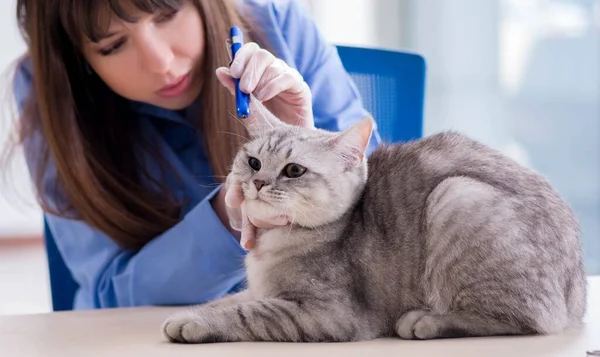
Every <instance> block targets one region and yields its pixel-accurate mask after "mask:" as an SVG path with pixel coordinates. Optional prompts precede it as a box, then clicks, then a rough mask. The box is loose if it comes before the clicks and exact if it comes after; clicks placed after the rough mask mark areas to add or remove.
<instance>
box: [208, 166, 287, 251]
mask: <svg viewBox="0 0 600 357" xmlns="http://www.w3.org/2000/svg"><path fill="white" fill-rule="evenodd" d="M222 192H225V197H224V201H225V206H226V207H227V215H228V216H229V224H230V226H231V228H233V229H234V230H236V231H240V232H241V239H240V244H241V245H242V247H244V248H246V249H248V250H250V249H252V248H254V245H255V244H256V228H274V227H277V226H284V225H286V224H288V223H289V222H288V219H287V217H283V216H274V217H268V218H267V219H266V220H260V219H257V218H256V217H249V216H248V214H247V213H246V209H245V206H244V193H243V192H242V184H241V182H240V181H238V180H235V179H234V178H233V175H232V174H229V175H228V176H227V181H226V182H225V187H224V188H223V189H222V190H221V192H219V195H221V193H222Z"/></svg>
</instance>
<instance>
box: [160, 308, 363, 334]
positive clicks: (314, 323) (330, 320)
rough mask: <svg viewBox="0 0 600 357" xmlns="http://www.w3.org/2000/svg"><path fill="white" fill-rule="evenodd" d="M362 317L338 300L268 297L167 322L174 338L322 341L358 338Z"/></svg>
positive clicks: (202, 309) (207, 309) (165, 327)
mask: <svg viewBox="0 0 600 357" xmlns="http://www.w3.org/2000/svg"><path fill="white" fill-rule="evenodd" d="M360 330H361V329H360V328H359V321H358V320H357V319H356V318H355V317H354V315H353V314H352V311H351V310H347V311H346V310H345V309H344V308H343V307H342V306H339V305H338V306H336V305H335V304H328V305H326V306H325V305H322V304H315V303H311V302H305V301H288V300H283V299H266V300H259V301H247V302H243V303H240V304H237V305H230V306H226V307H214V308H200V309H197V310H195V311H190V312H189V313H188V314H185V315H180V316H178V317H177V318H176V319H170V320H167V322H165V324H164V327H163V331H164V334H165V336H166V337H167V338H168V339H169V340H170V341H172V342H186V343H210V342H239V341H280V342H319V341H353V340H356V339H358V338H359V331H360Z"/></svg>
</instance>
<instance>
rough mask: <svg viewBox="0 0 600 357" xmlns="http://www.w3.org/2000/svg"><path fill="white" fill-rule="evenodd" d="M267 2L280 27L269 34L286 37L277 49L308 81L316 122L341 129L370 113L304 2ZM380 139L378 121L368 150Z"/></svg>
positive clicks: (325, 127) (322, 126)
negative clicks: (290, 59) (282, 44)
mask: <svg viewBox="0 0 600 357" xmlns="http://www.w3.org/2000/svg"><path fill="white" fill-rule="evenodd" d="M268 2H269V3H270V7H271V11H272V13H273V17H274V18H276V19H277V24H278V26H279V31H271V33H270V35H271V36H273V35H274V36H279V37H280V39H281V40H283V42H284V43H285V44H286V46H280V47H279V48H277V50H278V51H282V52H283V53H284V54H285V55H287V56H289V57H291V58H293V60H294V64H295V66H296V69H297V70H298V71H299V72H300V73H301V74H302V76H303V77H304V80H305V81H306V83H307V84H308V85H309V87H310V89H311V92H312V96H313V113H314V117H315V125H316V126H317V127H320V128H322V129H326V130H330V131H340V130H344V129H347V128H348V127H350V126H351V125H352V124H354V123H355V122H357V121H358V120H360V119H361V118H363V117H365V116H366V115H368V112H367V110H366V109H365V108H364V105H363V102H362V98H361V96H360V93H359V92H358V90H357V88H356V85H355V84H354V82H353V81H352V78H351V77H350V75H349V74H348V73H347V72H346V70H345V68H344V66H343V64H342V61H341V59H340V57H339V55H338V52H337V50H336V47H335V46H334V45H332V44H329V43H328V42H327V41H326V40H325V38H324V37H323V35H322V33H321V32H320V30H319V29H318V27H317V25H316V24H315V22H314V21H313V19H312V18H311V15H310V14H309V13H308V11H307V10H306V9H305V7H304V6H303V4H301V3H300V2H299V1H297V0H280V1H268ZM277 32H279V33H277ZM282 47H283V48H282ZM380 143H381V139H380V136H379V133H378V131H377V126H376V125H375V128H374V131H373V135H372V136H371V141H370V143H369V148H368V150H367V152H368V153H371V152H372V151H373V150H374V149H375V148H376V147H377V146H378V145H379V144H380Z"/></svg>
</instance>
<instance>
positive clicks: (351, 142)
mask: <svg viewBox="0 0 600 357" xmlns="http://www.w3.org/2000/svg"><path fill="white" fill-rule="evenodd" d="M374 125H375V122H374V120H373V117H371V116H370V115H368V116H366V117H364V118H362V119H361V120H359V121H358V122H357V123H355V124H353V125H352V126H351V127H350V128H348V129H346V130H344V131H343V132H341V133H339V134H337V135H335V136H334V137H332V138H331V139H329V141H328V144H329V145H330V146H331V148H332V149H333V150H334V151H335V153H336V155H338V156H339V158H340V159H341V160H342V164H343V165H344V171H352V170H354V169H355V168H356V167H357V166H358V165H360V163H361V162H362V161H363V159H364V157H365V154H366V151H367V147H368V146H369V141H370V140H371V134H372V133H373V126H374Z"/></svg>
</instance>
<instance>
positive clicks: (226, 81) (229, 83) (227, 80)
mask: <svg viewBox="0 0 600 357" xmlns="http://www.w3.org/2000/svg"><path fill="white" fill-rule="evenodd" d="M215 74H216V75H217V79H218V80H219V82H221V84H222V85H223V86H225V88H227V90H229V93H231V95H235V81H234V79H233V77H232V76H231V71H230V70H229V68H227V67H219V68H217V70H216V71H215Z"/></svg>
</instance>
